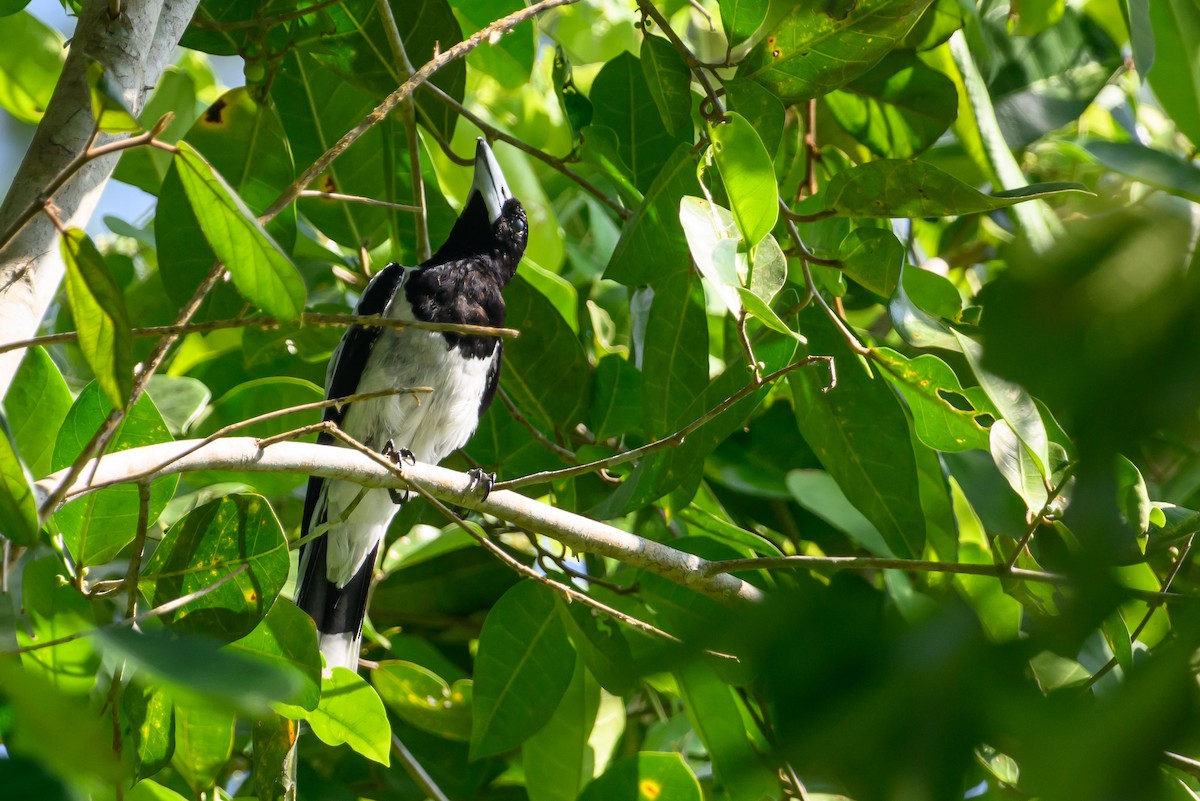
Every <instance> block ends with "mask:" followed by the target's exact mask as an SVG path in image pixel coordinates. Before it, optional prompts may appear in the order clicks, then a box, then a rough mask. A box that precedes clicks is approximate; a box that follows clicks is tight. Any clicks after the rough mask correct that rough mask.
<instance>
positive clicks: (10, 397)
mask: <svg viewBox="0 0 1200 801" xmlns="http://www.w3.org/2000/svg"><path fill="white" fill-rule="evenodd" d="M73 400H74V398H72V397H71V390H70V389H68V388H67V382H66V381H64V380H63V376H62V373H60V372H59V370H58V367H57V366H56V365H55V364H54V360H53V359H51V358H50V355H49V354H48V353H47V352H46V350H45V348H41V347H37V348H30V349H29V350H28V351H26V353H25V358H24V359H22V360H21V366H20V368H19V369H18V370H17V374H16V376H15V377H14V378H13V382H12V384H11V385H10V386H9V388H8V394H6V395H5V396H4V409H5V411H6V412H8V424H9V426H10V427H11V429H12V436H13V443H14V444H15V445H16V447H17V452H18V453H20V454H21V458H22V459H23V460H24V461H25V463H26V464H27V465H28V466H29V472H31V473H32V474H33V475H34V476H44V475H46V474H47V473H49V472H50V456H51V453H52V451H53V449H54V438H55V437H56V436H57V434H58V429H60V428H61V427H62V423H63V420H64V419H65V418H66V416H67V410H68V409H70V408H71V403H72V402H73ZM6 528H7V527H6Z"/></svg>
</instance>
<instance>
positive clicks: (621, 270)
mask: <svg viewBox="0 0 1200 801" xmlns="http://www.w3.org/2000/svg"><path fill="white" fill-rule="evenodd" d="M699 194H700V184H699V183H698V182H697V181H696V157H695V155H693V154H692V147H691V145H690V144H682V143H681V144H679V145H678V146H677V147H676V148H675V150H674V152H672V153H671V155H670V156H669V157H667V158H666V159H665V160H664V161H663V164H662V168H661V169H660V170H659V172H658V176H657V177H656V178H655V179H654V183H653V184H651V185H650V188H649V189H647V190H646V198H645V201H644V202H643V203H642V204H641V205H640V206H639V207H638V208H637V210H636V211H635V212H634V215H633V217H632V218H630V220H629V221H628V222H626V223H625V225H624V227H623V228H622V229H621V238H620V239H619V240H617V247H616V249H614V250H613V254H612V258H610V259H609V261H608V267H606V268H605V270H604V277H605V278H609V279H611V280H613V281H618V282H620V283H622V284H625V285H626V286H637V285H639V284H651V283H657V282H660V281H664V280H667V279H669V278H671V277H673V276H678V275H680V274H684V273H687V272H688V271H689V270H690V269H691V258H690V257H689V256H688V243H687V239H686V238H685V237H684V234H683V229H682V228H680V227H679V225H677V224H676V221H677V220H678V219H679V201H680V200H681V199H682V198H683V197H685V196H686V195H699Z"/></svg>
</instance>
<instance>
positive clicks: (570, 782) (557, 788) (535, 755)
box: [521, 604, 600, 801]
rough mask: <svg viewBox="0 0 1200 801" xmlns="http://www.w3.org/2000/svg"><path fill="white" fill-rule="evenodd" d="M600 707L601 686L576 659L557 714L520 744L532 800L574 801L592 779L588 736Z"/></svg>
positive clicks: (592, 762)
mask: <svg viewBox="0 0 1200 801" xmlns="http://www.w3.org/2000/svg"><path fill="white" fill-rule="evenodd" d="M571 605H572V606H582V604H571ZM599 709H600V685H599V684H597V683H596V680H595V679H594V678H592V676H591V674H589V673H588V671H587V669H586V668H585V667H584V666H583V660H582V659H577V660H576V661H575V671H574V673H573V675H572V676H571V683H570V684H569V685H568V686H567V691H566V692H565V693H564V694H563V697H562V701H560V702H559V704H558V708H557V709H555V710H554V715H553V716H551V718H550V720H548V721H547V722H546V725H545V726H543V727H542V729H541V731H539V732H537V733H536V734H534V735H533V736H532V737H530V738H529V739H528V740H526V741H525V744H524V745H523V746H522V747H521V763H522V766H523V767H524V768H525V789H526V790H527V791H528V793H529V799H530V801H575V799H576V798H577V797H578V796H579V791H580V790H582V789H583V787H584V785H585V784H587V783H588V782H589V781H591V779H592V777H593V776H594V775H595V774H594V772H593V769H594V767H595V758H596V756H595V753H594V752H593V750H592V748H591V746H590V745H589V744H588V739H589V736H590V735H591V733H592V727H593V726H594V725H595V723H596V713H597V711H598V710H599Z"/></svg>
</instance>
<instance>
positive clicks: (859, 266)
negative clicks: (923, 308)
mask: <svg viewBox="0 0 1200 801" xmlns="http://www.w3.org/2000/svg"><path fill="white" fill-rule="evenodd" d="M838 259H840V260H841V262H842V271H843V272H844V273H845V274H846V275H848V276H849V277H851V278H853V279H854V280H855V281H857V282H858V283H859V284H861V285H862V286H864V287H866V288H867V289H869V290H871V291H872V292H874V293H875V294H876V295H881V296H883V297H885V298H887V297H891V295H892V293H893V292H895V291H896V285H897V284H898V283H899V281H900V269H901V267H902V266H903V264H904V245H902V244H900V240H899V239H897V238H896V235H895V234H893V233H892V232H891V231H890V230H887V229H884V228H855V229H854V230H852V231H851V232H850V233H849V234H848V235H847V236H846V238H845V239H843V240H842V245H841V248H840V249H839V251H838Z"/></svg>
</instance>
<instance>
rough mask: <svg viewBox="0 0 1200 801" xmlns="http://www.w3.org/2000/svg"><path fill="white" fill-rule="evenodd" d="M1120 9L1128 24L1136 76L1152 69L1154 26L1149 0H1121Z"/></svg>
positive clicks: (1142, 78)
mask: <svg viewBox="0 0 1200 801" xmlns="http://www.w3.org/2000/svg"><path fill="white" fill-rule="evenodd" d="M1121 11H1122V12H1123V14H1124V15H1125V19H1126V23H1127V24H1128V26H1129V45H1130V48H1131V49H1132V50H1133V63H1134V67H1135V68H1136V69H1137V72H1138V77H1139V78H1141V80H1142V81H1145V80H1146V75H1147V74H1149V73H1150V71H1151V70H1152V69H1154V35H1155V34H1154V28H1153V26H1152V23H1151V22H1150V0H1122V2H1121Z"/></svg>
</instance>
